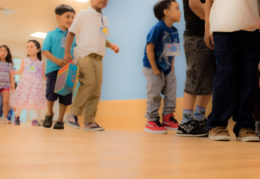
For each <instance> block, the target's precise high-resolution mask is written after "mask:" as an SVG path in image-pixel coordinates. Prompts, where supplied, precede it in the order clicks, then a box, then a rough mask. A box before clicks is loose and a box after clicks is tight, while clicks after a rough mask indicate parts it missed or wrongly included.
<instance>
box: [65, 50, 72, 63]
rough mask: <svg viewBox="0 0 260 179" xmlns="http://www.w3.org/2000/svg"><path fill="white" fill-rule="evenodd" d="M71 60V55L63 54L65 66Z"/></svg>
mask: <svg viewBox="0 0 260 179" xmlns="http://www.w3.org/2000/svg"><path fill="white" fill-rule="evenodd" d="M72 60H73V58H72V56H71V54H70V53H65V55H64V62H65V63H66V64H67V63H69V62H70V61H72Z"/></svg>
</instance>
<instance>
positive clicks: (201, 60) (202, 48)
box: [184, 36, 216, 95]
mask: <svg viewBox="0 0 260 179" xmlns="http://www.w3.org/2000/svg"><path fill="white" fill-rule="evenodd" d="M184 50H185V55H186V63H187V70H186V82H185V89H184V91H185V92H186V93H188V94H192V95H210V94H211V93H212V90H213V77H214V74H215V71H216V60H215V57H214V52H213V51H212V50H210V49H209V48H208V47H207V46H206V44H205V42H204V39H203V37H199V36H198V37H197V36H184Z"/></svg>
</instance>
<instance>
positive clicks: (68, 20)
mask: <svg viewBox="0 0 260 179" xmlns="http://www.w3.org/2000/svg"><path fill="white" fill-rule="evenodd" d="M55 14H56V19H57V23H58V27H57V28H56V29H55V30H53V31H50V32H49V33H48V34H47V37H46V38H45V40H44V43H43V47H42V52H43V55H44V56H45V57H46V58H47V59H48V60H47V63H46V72H45V75H46V78H47V88H46V98H47V114H46V116H45V120H44V122H43V127H46V128H50V127H51V126H52V120H53V116H54V112H53V106H54V102H55V101H56V100H57V99H59V103H60V110H59V117H58V120H57V122H56V124H55V125H54V127H53V128H54V129H64V123H63V118H64V115H65V112H66V109H67V106H69V105H70V104H71V102H72V94H69V95H66V96H60V95H57V94H55V93H54V88H55V83H56V79H57V74H58V71H59V69H60V68H61V67H63V66H64V65H66V64H67V61H65V60H63V58H64V54H65V39H66V36H67V34H68V29H69V27H70V26H71V24H72V21H73V18H74V15H75V11H74V9H73V8H72V7H71V6H69V5H64V4H62V5H60V6H58V7H57V8H56V9H55ZM74 46H75V43H73V47H74ZM69 53H70V54H73V48H71V49H70V50H69Z"/></svg>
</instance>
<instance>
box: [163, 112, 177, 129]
mask: <svg viewBox="0 0 260 179" xmlns="http://www.w3.org/2000/svg"><path fill="white" fill-rule="evenodd" d="M163 126H164V127H165V128H166V129H168V130H176V129H178V127H179V124H178V121H177V120H176V119H175V118H174V116H173V114H168V115H166V116H164V117H163Z"/></svg>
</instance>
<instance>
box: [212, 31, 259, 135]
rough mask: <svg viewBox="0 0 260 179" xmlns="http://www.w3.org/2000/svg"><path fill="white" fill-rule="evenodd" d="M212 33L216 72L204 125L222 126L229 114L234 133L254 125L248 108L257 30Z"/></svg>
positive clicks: (253, 82)
mask: <svg viewBox="0 0 260 179" xmlns="http://www.w3.org/2000/svg"><path fill="white" fill-rule="evenodd" d="M213 35H214V41H215V49H214V54H215V57H216V74H215V78H214V89H213V107H212V113H211V114H210V115H209V118H208V127H209V129H211V128H214V127H217V126H224V127H226V126H227V124H228V120H229V118H230V117H233V120H234V121H235V122H236V125H235V127H234V133H235V134H236V135H238V133H239V131H240V129H242V128H252V129H254V128H255V121H254V118H253V116H252V114H251V112H252V104H253V95H254V91H255V89H256V86H257V66H258V62H259V58H260V56H259V51H258V46H259V33H258V32H257V31H255V32H246V31H237V32H229V33H223V32H218V33H214V34H213Z"/></svg>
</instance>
